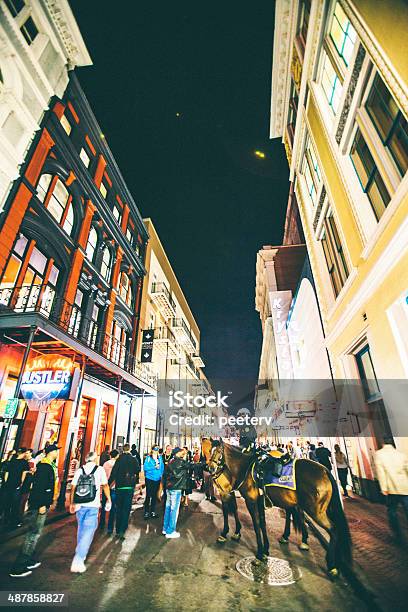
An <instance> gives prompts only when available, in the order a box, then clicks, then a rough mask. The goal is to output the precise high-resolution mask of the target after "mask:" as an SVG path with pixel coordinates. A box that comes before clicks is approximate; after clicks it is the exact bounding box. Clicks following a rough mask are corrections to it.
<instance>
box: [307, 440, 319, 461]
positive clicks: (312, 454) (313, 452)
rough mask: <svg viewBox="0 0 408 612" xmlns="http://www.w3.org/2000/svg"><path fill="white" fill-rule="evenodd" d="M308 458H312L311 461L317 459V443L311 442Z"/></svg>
mask: <svg viewBox="0 0 408 612" xmlns="http://www.w3.org/2000/svg"><path fill="white" fill-rule="evenodd" d="M307 458H308V459H310V461H317V457H316V445H315V444H310V445H309V450H308V456H307Z"/></svg>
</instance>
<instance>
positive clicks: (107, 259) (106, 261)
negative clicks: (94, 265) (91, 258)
mask: <svg viewBox="0 0 408 612" xmlns="http://www.w3.org/2000/svg"><path fill="white" fill-rule="evenodd" d="M111 262H112V255H111V252H110V249H109V247H107V246H106V247H104V249H103V253H102V261H101V274H102V276H103V278H104V279H105V280H107V281H108V280H109V277H110V271H111Z"/></svg>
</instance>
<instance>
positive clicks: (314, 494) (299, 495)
mask: <svg viewBox="0 0 408 612" xmlns="http://www.w3.org/2000/svg"><path fill="white" fill-rule="evenodd" d="M202 449H203V454H204V455H205V457H206V460H207V464H208V466H209V469H210V471H211V473H212V476H213V479H214V483H215V485H216V486H217V489H218V490H219V492H220V495H221V501H222V505H223V512H224V531H223V533H222V534H221V535H222V537H223V540H222V539H221V540H220V541H225V539H226V534H227V533H228V505H229V504H230V503H231V501H230V500H231V498H232V497H233V498H234V500H235V496H234V495H233V491H239V492H240V493H241V495H242V497H243V498H244V500H245V503H246V507H247V508H248V511H249V514H250V515H251V518H252V522H253V526H254V531H255V535H256V541H257V553H256V558H257V559H258V560H263V559H265V558H266V557H267V556H268V554H269V541H268V534H267V530H266V521H265V496H264V493H263V490H262V489H260V488H259V485H258V483H257V482H256V481H255V479H254V477H253V476H252V469H251V468H252V466H253V463H254V457H253V456H252V455H249V454H245V453H242V450H241V449H240V448H237V447H236V446H232V445H230V444H227V443H225V442H223V441H222V440H221V441H218V440H203V442H202ZM295 476H296V483H297V488H296V490H295V491H294V490H291V489H286V488H283V487H268V488H267V498H268V499H269V501H270V502H271V503H272V504H273V505H275V506H278V507H280V508H283V509H285V510H286V511H287V514H286V517H287V518H286V526H285V533H284V536H283V538H282V540H283V541H287V538H288V536H289V530H288V526H290V517H291V516H292V517H293V523H294V526H295V528H296V529H297V530H301V529H302V526H303V527H304V517H303V512H306V514H308V515H309V516H310V517H311V518H312V519H313V520H314V521H315V522H316V523H317V524H318V525H320V527H322V528H323V529H325V530H326V531H327V533H328V534H329V536H330V542H329V547H328V551H327V555H326V562H327V568H328V571H329V574H330V575H331V576H337V575H338V568H339V567H341V566H343V567H347V566H350V565H351V562H352V560H351V538H350V532H349V528H348V524H347V519H346V516H345V514H344V511H343V508H342V505H341V501H340V495H339V491H338V487H337V484H336V481H335V480H334V478H333V476H332V475H331V474H330V472H329V471H328V470H327V469H326V468H325V467H324V466H322V465H321V464H320V463H317V462H315V461H309V459H298V460H297V461H296V464H295ZM224 505H225V506H226V511H225V510H224ZM235 505H236V502H235ZM285 534H286V537H285ZM302 534H303V541H304V536H305V532H304V531H303V529H302ZM235 539H237V538H235ZM306 541H307V538H306Z"/></svg>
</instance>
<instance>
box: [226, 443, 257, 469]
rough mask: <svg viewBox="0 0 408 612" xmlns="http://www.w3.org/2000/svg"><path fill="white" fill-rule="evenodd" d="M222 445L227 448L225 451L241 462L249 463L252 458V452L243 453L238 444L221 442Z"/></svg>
mask: <svg viewBox="0 0 408 612" xmlns="http://www.w3.org/2000/svg"><path fill="white" fill-rule="evenodd" d="M223 446H224V448H226V449H227V451H228V452H229V453H230V454H232V455H234V456H235V457H234V458H235V459H239V460H240V461H242V462H243V463H246V464H249V463H250V461H251V460H252V461H253V459H254V457H253V455H252V454H249V453H243V452H242V448H241V447H240V446H234V445H233V444H229V443H228V442H223Z"/></svg>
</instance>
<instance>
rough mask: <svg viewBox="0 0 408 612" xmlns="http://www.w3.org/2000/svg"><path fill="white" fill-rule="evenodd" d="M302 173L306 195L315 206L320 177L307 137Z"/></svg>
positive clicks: (314, 155)
mask: <svg viewBox="0 0 408 612" xmlns="http://www.w3.org/2000/svg"><path fill="white" fill-rule="evenodd" d="M302 171H303V175H304V177H305V181H306V185H307V190H308V193H309V195H310V197H311V199H312V202H313V204H316V202H317V195H318V192H319V189H320V185H321V182H322V177H321V174H320V168H319V164H318V163H317V158H316V154H315V152H314V149H313V146H312V143H311V141H310V138H309V137H308V138H307V141H306V147H305V155H304V160H303V170H302Z"/></svg>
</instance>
